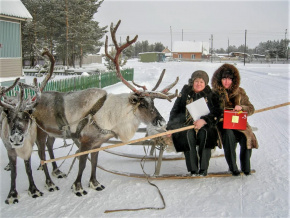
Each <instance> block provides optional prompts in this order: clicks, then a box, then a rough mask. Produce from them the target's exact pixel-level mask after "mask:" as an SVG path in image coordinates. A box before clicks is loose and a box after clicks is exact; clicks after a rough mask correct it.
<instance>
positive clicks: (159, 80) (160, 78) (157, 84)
mask: <svg viewBox="0 0 290 218" xmlns="http://www.w3.org/2000/svg"><path fill="white" fill-rule="evenodd" d="M164 74H165V69H163V70H162V73H161V75H160V77H159V79H158V81H157V83H156V85H155V87H154V88H153V89H152V91H155V90H156V89H157V88H158V87H159V85H160V83H161V81H162V79H163V77H164Z"/></svg>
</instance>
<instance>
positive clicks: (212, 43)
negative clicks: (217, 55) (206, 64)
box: [210, 34, 213, 62]
mask: <svg viewBox="0 0 290 218" xmlns="http://www.w3.org/2000/svg"><path fill="white" fill-rule="evenodd" d="M212 50H213V34H211V56H210V59H211V62H212Z"/></svg>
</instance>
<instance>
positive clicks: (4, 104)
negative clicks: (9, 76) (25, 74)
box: [0, 78, 20, 110]
mask: <svg viewBox="0 0 290 218" xmlns="http://www.w3.org/2000/svg"><path fill="white" fill-rule="evenodd" d="M19 80H20V78H17V79H15V81H14V83H13V84H12V85H11V86H10V87H8V88H7V89H6V88H4V87H2V88H1V92H0V106H2V107H4V108H9V109H12V110H13V109H15V105H14V104H12V103H9V102H7V101H5V97H4V94H5V93H6V92H9V91H10V90H12V89H13V88H14V87H15V86H16V85H17V83H18V81H19ZM2 97H3V100H2Z"/></svg>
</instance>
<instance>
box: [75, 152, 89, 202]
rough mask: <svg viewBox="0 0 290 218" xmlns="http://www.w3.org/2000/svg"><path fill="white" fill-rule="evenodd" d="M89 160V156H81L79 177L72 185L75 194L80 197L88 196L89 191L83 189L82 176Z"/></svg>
mask: <svg viewBox="0 0 290 218" xmlns="http://www.w3.org/2000/svg"><path fill="white" fill-rule="evenodd" d="M87 159H88V154H85V155H82V156H80V158H79V172H78V176H77V178H76V180H75V182H74V183H73V185H72V189H73V192H74V193H75V194H76V195H77V196H79V197H81V196H83V195H86V194H87V191H86V190H84V189H83V187H82V175H83V172H84V169H85V167H86V162H87Z"/></svg>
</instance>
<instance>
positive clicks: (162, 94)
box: [105, 20, 179, 101]
mask: <svg viewBox="0 0 290 218" xmlns="http://www.w3.org/2000/svg"><path fill="white" fill-rule="evenodd" d="M120 23H121V20H119V21H118V23H117V25H116V26H115V27H114V26H113V23H112V24H111V27H110V32H111V37H112V41H113V43H114V45H115V49H116V55H115V57H114V58H113V57H112V56H111V55H109V53H108V36H106V42H105V54H106V56H107V57H108V58H109V59H110V60H112V61H113V62H114V64H115V67H116V74H117V77H118V78H119V79H120V80H121V81H122V82H123V83H124V84H125V85H126V86H127V87H128V88H129V89H131V90H132V91H133V92H135V93H136V94H137V95H139V96H148V97H152V98H161V99H167V100H168V101H171V99H172V98H174V97H176V96H177V93H175V94H171V95H168V94H167V93H168V91H169V90H170V89H171V88H172V87H173V86H175V85H176V83H177V82H178V80H179V78H178V77H177V78H176V80H175V82H173V83H172V84H170V85H169V86H167V87H166V88H164V89H163V90H162V91H161V92H155V90H156V89H157V88H158V86H159V85H160V83H161V81H162V79H163V76H164V73H165V70H163V71H162V73H161V75H160V78H159V80H158V82H157V84H156V85H155V87H154V88H153V89H152V91H146V90H147V88H146V86H140V85H138V84H136V83H135V82H134V81H132V82H133V84H134V85H135V86H137V87H139V88H142V89H143V91H138V90H137V89H136V88H135V87H134V86H132V85H131V84H130V83H129V82H128V81H127V80H125V79H124V78H123V76H122V74H121V72H120V65H119V56H120V54H121V53H122V51H123V50H124V49H125V48H127V47H128V46H130V45H131V44H133V43H134V42H136V40H137V38H138V35H136V36H135V38H134V39H133V40H129V36H127V43H125V44H123V45H121V46H119V45H118V43H117V40H116V32H117V29H118V27H119V25H120Z"/></svg>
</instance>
